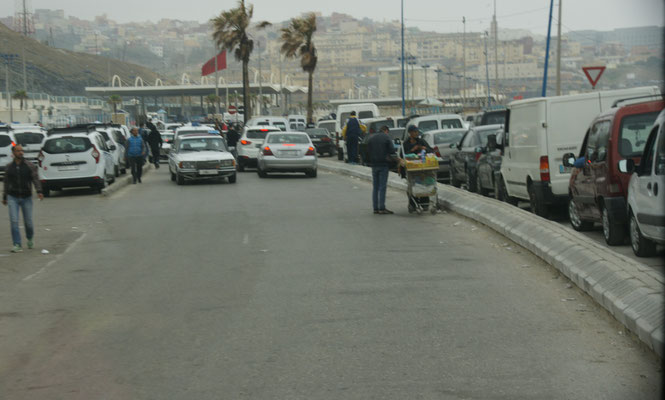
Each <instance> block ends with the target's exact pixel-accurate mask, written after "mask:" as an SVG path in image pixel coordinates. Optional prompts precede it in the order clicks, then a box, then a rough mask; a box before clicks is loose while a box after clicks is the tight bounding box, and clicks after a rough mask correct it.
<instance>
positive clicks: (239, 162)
mask: <svg viewBox="0 0 665 400" xmlns="http://www.w3.org/2000/svg"><path fill="white" fill-rule="evenodd" d="M241 160H242V158H241V159H239V160H238V171H239V172H245V163H243V162H242V161H241Z"/></svg>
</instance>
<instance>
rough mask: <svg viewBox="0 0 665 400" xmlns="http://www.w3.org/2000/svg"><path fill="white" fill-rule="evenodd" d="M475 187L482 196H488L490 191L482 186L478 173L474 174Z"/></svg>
mask: <svg viewBox="0 0 665 400" xmlns="http://www.w3.org/2000/svg"><path fill="white" fill-rule="evenodd" d="M476 188H478V193H480V194H482V195H483V196H488V195H489V194H490V191H489V190H487V189H485V188H484V187H483V185H482V182H481V181H480V174H478V173H477V174H476Z"/></svg>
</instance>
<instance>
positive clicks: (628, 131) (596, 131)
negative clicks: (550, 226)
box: [560, 100, 665, 245]
mask: <svg viewBox="0 0 665 400" xmlns="http://www.w3.org/2000/svg"><path fill="white" fill-rule="evenodd" d="M663 108H665V101H663V100H655V101H647V102H642V103H637V104H628V105H625V106H622V107H613V108H612V109H610V110H609V111H606V112H604V113H601V114H600V115H598V116H597V117H596V118H595V119H594V120H593V122H592V123H591V125H590V126H589V129H588V130H587V132H586V135H585V137H584V141H583V142H582V148H581V150H580V153H579V157H584V159H585V160H586V162H584V166H583V167H582V168H574V167H573V163H574V160H575V155H574V154H573V153H566V154H564V155H563V165H562V166H561V167H560V169H563V168H566V169H568V170H571V169H574V171H573V173H572V174H571V177H570V182H569V196H570V200H569V203H568V215H569V218H570V224H571V225H572V227H573V228H574V229H575V230H578V231H582V230H589V229H591V228H592V227H593V224H594V223H595V222H600V223H602V225H603V235H604V236H605V241H606V242H607V243H608V244H610V245H617V244H621V243H623V241H624V238H625V234H626V233H627V224H628V220H627V218H626V197H627V191H626V190H627V188H628V181H629V180H630V176H629V175H625V174H621V173H619V171H618V170H617V168H616V166H617V165H618V162H619V161H621V160H624V159H626V158H630V159H632V161H633V162H634V163H635V164H639V163H640V157H641V155H642V151H643V150H644V146H645V144H646V142H647V139H648V137H649V132H651V128H652V126H653V123H654V121H655V120H656V117H657V116H658V113H659V112H660V111H661V110H663ZM571 161H573V163H571Z"/></svg>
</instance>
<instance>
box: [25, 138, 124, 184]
mask: <svg viewBox="0 0 665 400" xmlns="http://www.w3.org/2000/svg"><path fill="white" fill-rule="evenodd" d="M37 160H38V170H39V180H40V181H41V184H42V192H43V193H44V196H48V195H49V194H50V191H51V190H62V188H66V187H81V186H89V187H91V188H92V189H95V190H97V191H99V192H101V190H102V189H104V188H105V187H106V185H107V184H110V183H112V182H113V181H114V180H115V175H114V174H113V166H114V162H113V155H112V154H111V151H110V149H109V148H108V146H107V145H106V141H105V140H104V138H103V137H102V135H101V134H100V133H99V132H96V131H95V130H94V129H92V130H90V131H88V132H86V131H85V130H84V131H81V129H79V128H63V129H52V130H51V131H49V136H48V138H46V140H45V141H44V145H43V146H42V150H41V151H40V152H39V156H38V157H37Z"/></svg>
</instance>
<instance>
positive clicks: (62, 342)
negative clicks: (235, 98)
mask: <svg viewBox="0 0 665 400" xmlns="http://www.w3.org/2000/svg"><path fill="white" fill-rule="evenodd" d="M387 203H388V207H389V208H392V209H393V210H395V211H396V214H395V215H392V216H390V215H374V214H372V212H371V202H370V186H369V185H368V184H367V183H366V182H364V181H361V180H357V179H353V178H349V177H344V176H340V175H335V174H331V173H326V172H323V171H320V172H319V176H318V178H316V179H309V178H305V177H304V176H297V175H296V176H294V175H284V176H273V177H269V178H268V179H259V178H258V177H257V176H256V174H255V173H252V172H248V173H243V174H240V175H239V177H238V182H237V183H236V184H228V183H224V184H208V183H203V184H198V183H197V184H191V185H186V186H176V185H175V183H173V182H171V181H170V180H169V178H168V173H167V171H166V168H162V169H160V170H157V171H151V172H150V173H149V174H148V175H146V176H145V177H144V183H143V184H140V185H130V186H128V187H127V188H124V189H121V190H120V191H118V192H116V193H115V194H113V195H112V196H110V197H107V198H104V197H101V196H97V195H91V194H90V193H89V192H87V191H72V192H67V193H66V194H65V195H62V194H56V195H54V196H53V197H52V198H49V199H47V200H45V201H44V202H39V203H38V204H36V223H37V232H38V236H37V237H36V244H37V249H35V250H32V251H26V252H24V253H22V254H11V255H9V254H7V253H3V257H0V263H1V264H0V277H2V279H1V280H0V339H1V340H0V398H3V399H60V398H67V399H91V398H100V399H101V398H103V399H219V398H228V399H340V398H344V399H372V398H376V399H407V398H408V399H475V398H501V399H534V398H538V399H562V398H603V399H629V398H640V399H650V398H654V399H655V398H660V393H661V391H662V383H661V382H662V371H661V368H660V363H659V361H658V360H657V359H656V357H655V356H654V355H653V354H652V353H651V352H649V351H647V350H644V349H643V347H642V346H641V345H640V344H639V342H638V341H637V340H635V339H633V338H631V337H628V335H627V334H625V333H624V331H623V330H622V328H621V326H620V325H619V324H618V323H617V322H615V321H614V320H612V319H611V318H610V317H609V316H608V315H607V313H606V312H605V311H604V310H602V309H601V308H599V307H598V306H596V305H595V303H594V302H593V301H592V300H591V299H590V298H589V297H588V296H586V295H585V294H583V293H582V292H581V291H579V290H578V289H577V288H575V287H573V286H571V285H570V282H569V281H567V280H566V278H565V277H563V276H561V275H559V274H558V273H557V271H555V270H554V269H552V268H550V267H549V266H547V265H546V264H544V263H543V262H542V261H540V260H539V259H538V258H536V257H534V256H533V255H531V254H530V253H528V252H527V251H525V250H523V249H521V248H519V247H518V246H516V245H515V244H513V243H511V242H509V241H507V240H506V239H505V238H503V237H502V236H499V235H497V234H496V233H494V232H493V231H490V230H487V229H485V228H483V227H482V226H480V225H476V224H474V223H473V222H472V221H470V220H467V219H464V218H463V217H460V216H457V215H455V214H452V213H440V214H438V215H435V216H432V215H423V216H417V215H409V214H408V213H407V212H406V200H405V195H404V194H403V193H400V192H397V191H392V190H389V192H388V201H387ZM0 224H3V225H4V226H7V224H8V222H7V215H6V212H5V213H3V214H2V215H0ZM8 231H9V230H8V229H6V231H5V232H3V233H1V234H0V240H2V242H1V243H7V245H6V246H5V247H6V248H7V250H8V249H9V232H8ZM41 249H47V250H49V251H50V253H49V254H46V255H43V254H41V253H40V250H41Z"/></svg>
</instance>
